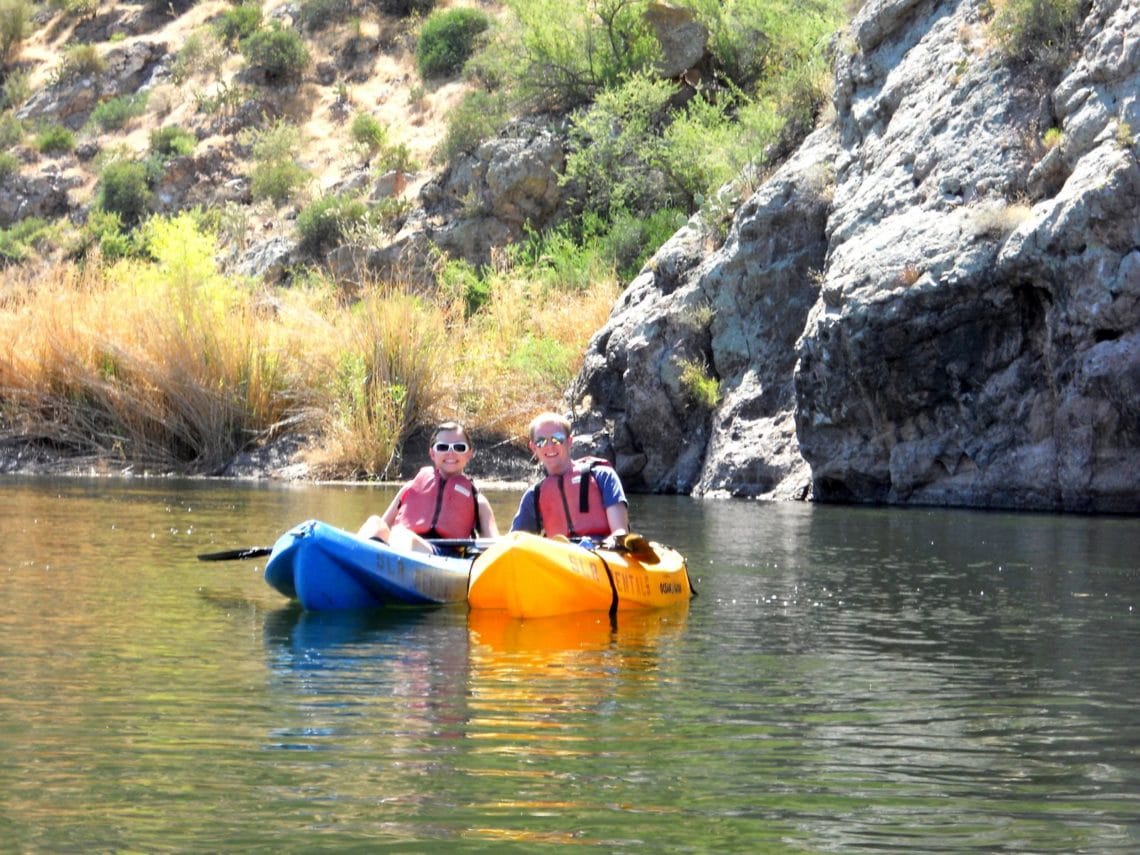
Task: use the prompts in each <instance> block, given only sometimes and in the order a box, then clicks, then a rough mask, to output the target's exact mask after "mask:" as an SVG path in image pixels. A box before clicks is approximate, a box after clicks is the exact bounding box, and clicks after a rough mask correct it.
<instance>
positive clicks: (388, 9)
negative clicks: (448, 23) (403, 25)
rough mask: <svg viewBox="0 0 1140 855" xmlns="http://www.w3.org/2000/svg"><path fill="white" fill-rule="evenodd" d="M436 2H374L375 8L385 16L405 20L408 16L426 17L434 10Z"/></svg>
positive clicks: (387, 0) (395, 0)
mask: <svg viewBox="0 0 1140 855" xmlns="http://www.w3.org/2000/svg"><path fill="white" fill-rule="evenodd" d="M435 2H436V0H376V8H377V9H379V10H380V11H381V12H383V13H384V14H385V15H393V16H395V17H397V18H407V17H409V16H410V15H426V14H427V13H428V12H430V11H431V10H432V9H434V8H435Z"/></svg>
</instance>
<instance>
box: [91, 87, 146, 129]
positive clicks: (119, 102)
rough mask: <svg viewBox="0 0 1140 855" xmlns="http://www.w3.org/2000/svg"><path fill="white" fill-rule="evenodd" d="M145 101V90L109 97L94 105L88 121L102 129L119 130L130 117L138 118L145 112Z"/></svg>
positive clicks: (125, 124)
mask: <svg viewBox="0 0 1140 855" xmlns="http://www.w3.org/2000/svg"><path fill="white" fill-rule="evenodd" d="M146 102H147V93H146V92H137V93H135V94H134V95H120V96H118V97H117V98H110V99H108V100H106V101H104V102H103V103H101V104H97V105H96V106H95V109H94V110H92V111H91V117H90V119H89V120H88V121H89V122H91V123H92V124H95V125H98V126H99V127H100V128H102V129H103V130H104V131H119V130H122V129H123V128H125V127H126V126H127V122H129V121H130V120H131V119H135V118H138V117H139V116H141V115H143V114H144V113H145V112H146Z"/></svg>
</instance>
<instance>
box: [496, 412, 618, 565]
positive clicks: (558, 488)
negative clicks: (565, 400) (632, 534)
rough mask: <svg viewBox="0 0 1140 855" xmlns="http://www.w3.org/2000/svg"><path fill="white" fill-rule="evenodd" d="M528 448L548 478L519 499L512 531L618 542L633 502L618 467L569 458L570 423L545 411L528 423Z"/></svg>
mask: <svg viewBox="0 0 1140 855" xmlns="http://www.w3.org/2000/svg"><path fill="white" fill-rule="evenodd" d="M529 434H530V443H529V446H530V450H531V453H532V454H534V456H535V458H537V460H538V462H539V463H541V464H542V465H543V468H545V469H546V477H545V478H543V479H542V480H541V481H539V482H538V483H537V484H535V485H534V486H532V487H531V488H530V489H528V490H527V491H526V492H525V493H524V494H523V497H522V501H520V502H519V509H518V512H517V513H516V514H515V518H514V520H513V521H512V522H511V531H529V532H533V533H535V534H544V535H546V536H547V537H555V536H557V535H563V536H565V537H570V538H576V537H596V538H605V539H606V540H607V541H608V543H610V544H612V543H614V542H615V541H616V540H617V539H618V538H620V537H621V536H623V535H625V534H626V533H627V532H628V531H629V503H628V502H627V501H626V498H625V488H624V487H623V486H622V483H621V478H619V477H618V474H617V472H615V471H614V468H613V467H612V466H611V465H610V464H609V463H608V462H607V461H605V460H602V459H601V458H597V457H584V458H579V459H577V460H574V459H571V457H570V441H571V439H572V436H571V434H570V422H569V421H568V420H567V419H566V418H564V417H563V416H560V415H558V414H557V413H549V412H548V413H541V414H539V415H538V416H535V418H534V419H533V420H532V421H531V423H530V429H529Z"/></svg>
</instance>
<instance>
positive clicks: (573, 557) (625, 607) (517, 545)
mask: <svg viewBox="0 0 1140 855" xmlns="http://www.w3.org/2000/svg"><path fill="white" fill-rule="evenodd" d="M630 544H631V545H630V546H625V545H623V546H622V547H621V548H617V549H604V548H602V547H600V546H597V547H595V546H594V545H593V544H591V543H589V542H588V541H584V542H582V543H575V542H572V541H568V540H559V539H555V538H547V537H539V536H538V535H534V534H527V533H525V532H511V533H510V534H507V535H506V536H504V537H502V538H500V539H499V540H498V541H497V542H496V543H495V544H494V545H492V546H491V547H490V548H489V549H487V551H486V552H484V553H483V554H482V555H480V556H479V557H478V558H477V559H476V560H475V563H474V565H473V567H472V570H471V584H470V588H469V590H468V592H467V601H468V603H469V604H470V605H471V608H472V609H502V610H505V611H506V612H508V613H509V614H512V615H516V616H518V617H549V616H552V615H564V614H573V613H575V612H588V611H601V612H625V611H636V610H641V609H657V608H662V607H664V606H673V605H678V604H681V603H687V602H688V601H689V599H690V598H691V597H692V596H693V589H692V586H691V585H690V583H689V574H688V570H687V568H686V567H685V559H684V556H682V555H681V554H680V553H679V552H677V551H676V550H674V549H670V548H669V547H667V546H662V545H661V544H659V543H652V544H651V543H647V542H646V541H645V540H644V539H643V538H640V537H637V538H636V540H634V539H633V538H631V539H630Z"/></svg>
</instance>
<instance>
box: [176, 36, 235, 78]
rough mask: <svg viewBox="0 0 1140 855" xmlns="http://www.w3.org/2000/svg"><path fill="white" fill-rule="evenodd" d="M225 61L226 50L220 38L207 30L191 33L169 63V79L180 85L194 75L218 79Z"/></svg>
mask: <svg viewBox="0 0 1140 855" xmlns="http://www.w3.org/2000/svg"><path fill="white" fill-rule="evenodd" d="M225 60H226V48H225V45H224V44H223V43H222V39H221V36H219V35H216V34H215V33H213V32H211V31H209V30H203V31H199V32H196V33H191V34H190V35H189V36H187V37H186V41H185V42H183V44H182V47H181V48H179V49H178V55H177V56H176V57H175V58H174V62H173V63H171V66H170V79H171V80H172V81H174V83H176V84H179V85H181V84H183V83H185V82H186V81H187V80H189V79H190V78H191V77H193V76H194V75H196V74H200V75H203V76H205V77H218V76H219V75H220V73H221V70H222V65H223V63H224V62H225Z"/></svg>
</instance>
